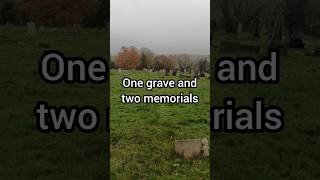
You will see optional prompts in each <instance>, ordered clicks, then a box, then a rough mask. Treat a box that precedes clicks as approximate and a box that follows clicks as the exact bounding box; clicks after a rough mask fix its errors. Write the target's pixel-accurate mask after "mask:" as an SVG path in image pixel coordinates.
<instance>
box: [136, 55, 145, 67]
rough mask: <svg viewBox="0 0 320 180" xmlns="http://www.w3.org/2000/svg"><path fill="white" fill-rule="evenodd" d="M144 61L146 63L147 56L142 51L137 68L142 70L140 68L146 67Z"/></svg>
mask: <svg viewBox="0 0 320 180" xmlns="http://www.w3.org/2000/svg"><path fill="white" fill-rule="evenodd" d="M146 63H147V56H146V55H145V54H144V53H142V54H141V59H140V65H139V66H138V68H137V69H139V70H142V69H144V68H146V66H147V65H146Z"/></svg>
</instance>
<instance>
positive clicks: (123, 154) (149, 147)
mask: <svg viewBox="0 0 320 180" xmlns="http://www.w3.org/2000/svg"><path fill="white" fill-rule="evenodd" d="M125 77H129V78H132V79H141V80H144V81H146V80H147V79H174V80H178V79H185V77H179V76H177V77H174V76H168V77H165V76H163V73H162V72H144V71H122V72H118V71H116V70H112V71H111V138H110V144H111V161H110V163H111V179H159V178H160V179H177V178H178V179H209V175H210V168H209V167H210V160H209V158H199V159H194V160H185V159H182V158H180V157H177V156H176V154H175V152H174V143H173V142H174V140H175V139H190V138H204V137H207V138H209V136H210V133H209V121H210V114H209V107H210V94H209V88H210V80H209V78H208V77H207V78H203V79H200V80H199V81H198V88H196V89H178V88H167V89H163V88H162V89H159V88H158V89H154V90H152V91H150V92H148V91H147V90H146V89H145V88H142V89H139V88H136V89H132V88H131V89H126V88H123V87H122V86H121V83H122V79H123V78H125ZM189 79H192V78H191V77H189ZM180 92H183V93H184V94H187V93H190V92H193V94H194V95H198V96H199V98H200V101H199V103H198V104H185V105H182V104H143V103H141V104H122V103H121V99H120V95H121V94H123V93H124V94H126V95H140V96H142V95H145V94H146V95H178V94H180Z"/></svg>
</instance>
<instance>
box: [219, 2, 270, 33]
mask: <svg viewBox="0 0 320 180" xmlns="http://www.w3.org/2000/svg"><path fill="white" fill-rule="evenodd" d="M216 1H217V3H216V4H219V5H218V7H219V8H220V9H221V12H222V16H223V18H224V26H225V28H224V29H225V31H226V32H227V33H234V34H236V33H237V30H238V25H239V23H241V22H242V23H248V22H252V21H254V20H256V19H257V17H258V16H259V15H260V14H262V12H263V9H264V7H265V2H264V1H263V0H245V1H244V0H216ZM257 22H258V21H257Z"/></svg>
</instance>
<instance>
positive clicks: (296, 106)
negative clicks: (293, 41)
mask: <svg viewBox="0 0 320 180" xmlns="http://www.w3.org/2000/svg"><path fill="white" fill-rule="evenodd" d="M214 37H215V39H216V41H215V43H216V45H217V46H219V41H222V40H223V39H224V37H223V33H218V34H216V35H215V36H214ZM240 41H241V42H242V43H245V42H246V41H247V39H240ZM317 46H318V47H320V41H319V39H314V38H312V37H306V49H305V50H290V51H289V55H288V56H282V57H281V59H280V82H279V84H274V85H263V84H257V85H252V84H251V85H249V84H242V85H230V84H228V85H222V84H219V83H217V82H213V83H214V84H215V85H214V89H213V93H214V100H213V101H214V103H215V105H222V104H223V98H224V97H235V98H236V106H241V105H250V106H252V102H253V98H255V97H263V98H264V99H265V102H266V105H277V106H279V107H281V108H282V109H283V111H284V113H285V118H284V119H285V128H284V129H283V130H282V131H281V132H279V133H275V134H269V133H262V134H239V133H235V134H226V133H221V134H213V136H212V137H213V138H212V140H213V144H212V146H211V147H213V148H214V149H213V152H214V153H213V154H211V158H212V168H213V178H214V179H237V180H247V179H257V180H269V179H281V180H291V179H297V180H298V179H310V180H316V179H319V177H320V171H319V169H320V158H319V157H320V121H319V117H320V111H319V107H320V106H319V97H320V83H319V79H320V58H319V57H315V56H306V55H305V53H311V52H314V48H315V47H317ZM218 48H219V47H217V48H216V49H215V51H214V52H212V53H211V54H212V59H213V62H212V63H214V62H215V61H216V60H217V59H218V58H219V57H222V56H231V57H235V56H237V55H235V54H221V53H219V50H218ZM245 54H246V53H243V54H241V55H245ZM260 57H261V56H260Z"/></svg>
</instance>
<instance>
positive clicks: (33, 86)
mask: <svg viewBox="0 0 320 180" xmlns="http://www.w3.org/2000/svg"><path fill="white" fill-rule="evenodd" d="M106 42H107V36H106V32H105V30H80V31H79V32H74V33H72V32H68V31H67V30H66V29H58V30H55V31H45V32H37V34H36V35H35V36H28V35H27V34H26V31H25V28H20V27H13V26H0V53H1V56H0V57H1V59H0V63H1V65H0V73H1V76H0V81H1V87H0V92H1V104H0V111H1V113H0V123H1V125H0V132H1V134H0V142H1V143H0V162H1V163H0V179H3V180H5V179H26V180H28V179H30V180H31V179H32V180H34V179H48V180H50V179H52V180H56V179H106V177H107V174H106V159H107V158H108V157H107V143H106V142H107V138H108V137H107V135H106V129H105V123H104V121H102V122H101V123H102V124H101V125H100V128H99V129H98V130H97V131H96V132H94V133H91V134H85V133H81V132H79V130H76V131H75V132H74V133H70V134H67V133H61V134H55V133H48V134H44V133H40V132H39V131H38V129H37V126H36V117H35V116H34V114H33V108H34V107H35V105H36V103H37V102H38V101H39V100H43V101H47V102H48V104H49V105H51V106H63V105H64V106H72V105H78V106H83V105H92V106H94V107H96V108H97V109H98V110H99V112H100V113H101V116H102V117H105V113H104V112H105V102H106V99H105V98H106V96H105V90H106V85H93V84H84V85H78V84H77V85H69V84H66V83H61V84H55V85H54V84H52V85H49V84H47V83H46V82H44V81H43V80H41V79H40V75H39V72H38V62H39V58H40V56H41V55H42V53H43V52H44V51H45V50H48V49H55V50H59V51H61V52H63V53H64V54H65V55H66V56H82V57H84V58H90V57H93V56H102V57H106V49H107V48H108V47H106Z"/></svg>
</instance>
